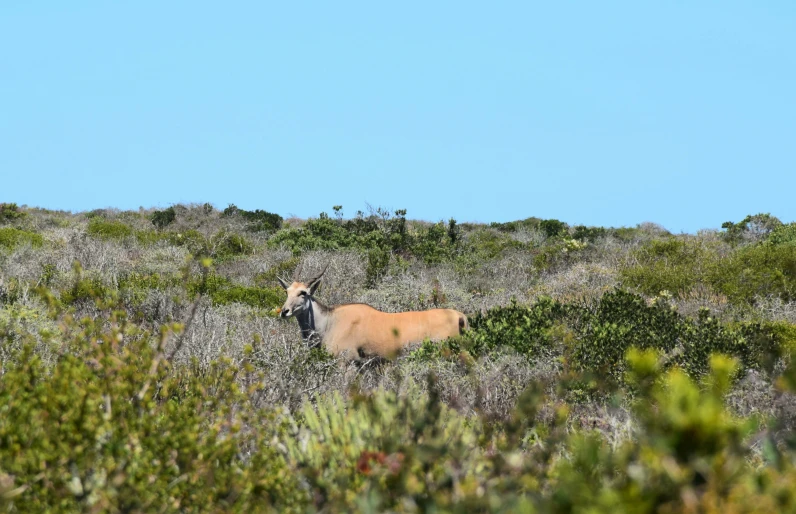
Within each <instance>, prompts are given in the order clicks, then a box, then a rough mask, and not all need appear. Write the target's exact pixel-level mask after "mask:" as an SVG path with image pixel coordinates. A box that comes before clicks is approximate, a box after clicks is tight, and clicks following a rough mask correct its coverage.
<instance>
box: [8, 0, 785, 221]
mask: <svg viewBox="0 0 796 514" xmlns="http://www.w3.org/2000/svg"><path fill="white" fill-rule="evenodd" d="M386 4H387V3H386V2H372V1H371V2H357V3H349V2H256V1H251V2H212V3H211V2H199V1H191V2H183V1H158V2H153V1H136V2H104V1H103V2H87V1H74V2H55V1H37V2H23V1H16V0H7V1H4V2H2V3H1V4H0V201H14V202H17V203H20V204H28V205H33V206H41V207H47V208H57V209H66V210H73V211H77V210H87V209H93V208H99V207H118V208H122V209H137V208H138V207H139V206H145V207H152V206H159V207H166V206H168V205H170V204H172V203H177V202H211V203H213V204H215V205H216V206H217V207H220V208H223V207H225V206H226V205H227V204H228V203H235V204H237V205H238V206H239V207H242V208H245V209H257V208H259V209H265V210H268V211H272V212H277V213H279V214H282V215H283V216H287V215H289V214H295V215H298V216H301V217H307V216H317V214H318V213H319V212H320V211H321V210H325V211H329V212H331V207H332V205H335V204H342V205H343V206H344V208H345V209H344V211H345V214H346V216H350V215H353V214H354V213H355V212H356V211H357V210H358V209H363V210H364V209H365V207H366V202H367V203H369V204H371V205H373V206H384V207H388V208H394V209H395V208H406V209H408V211H409V213H408V214H409V217H411V218H419V219H427V220H432V221H436V220H440V219H447V218H449V217H455V218H456V219H458V220H459V221H506V220H512V219H520V218H525V217H528V216H540V217H545V218H558V219H561V220H563V221H566V222H569V223H585V224H589V225H614V226H619V225H630V226H632V225H635V224H636V223H639V222H643V221H654V222H657V223H661V224H662V225H664V226H665V227H666V228H668V229H670V230H672V231H689V232H693V231H695V230H697V229H699V228H705V227H718V226H719V225H720V224H721V222H723V221H726V220H739V219H741V218H743V216H745V215H746V214H753V213H757V212H761V211H762V212H771V213H772V214H773V215H775V216H778V217H779V218H781V219H782V220H783V221H793V220H794V219H796V201H794V191H796V2H794V1H793V0H782V1H775V0H772V1H767V2H752V1H744V2H739V1H732V0H722V1H711V2H700V1H649V2H639V1H621V2H619V1H600V2H572V1H560V2H550V1H548V2H530V1H517V2H478V3H474V2H473V3H470V2H461V1H458V2H391V3H390V4H391V5H390V6H387V5H386ZM287 5H290V7H286V6H287Z"/></svg>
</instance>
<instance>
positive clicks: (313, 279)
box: [307, 262, 331, 284]
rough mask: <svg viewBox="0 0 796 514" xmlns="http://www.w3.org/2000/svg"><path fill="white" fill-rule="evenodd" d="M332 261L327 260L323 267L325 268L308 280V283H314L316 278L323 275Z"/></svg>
mask: <svg viewBox="0 0 796 514" xmlns="http://www.w3.org/2000/svg"><path fill="white" fill-rule="evenodd" d="M330 263H331V262H327V263H326V266H324V267H323V270H322V271H321V272H320V273H318V274H317V275H316V276H315V277H313V278H312V279H311V280H309V281H307V283H308V284H312V283H313V282H315V281H316V280H318V279H320V278H321V277H322V276H323V274H324V273H326V270H327V269H328V268H329V264H330Z"/></svg>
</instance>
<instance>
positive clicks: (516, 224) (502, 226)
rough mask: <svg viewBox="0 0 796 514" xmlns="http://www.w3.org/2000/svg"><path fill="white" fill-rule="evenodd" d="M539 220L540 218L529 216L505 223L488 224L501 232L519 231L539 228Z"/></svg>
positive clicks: (540, 220)
mask: <svg viewBox="0 0 796 514" xmlns="http://www.w3.org/2000/svg"><path fill="white" fill-rule="evenodd" d="M541 222H542V219H541V218H534V217H531V218H526V219H524V220H518V221H508V222H505V223H497V222H492V223H490V224H489V226H490V227H491V228H495V229H497V230H499V231H501V232H519V231H520V230H536V229H538V228H539V223H541Z"/></svg>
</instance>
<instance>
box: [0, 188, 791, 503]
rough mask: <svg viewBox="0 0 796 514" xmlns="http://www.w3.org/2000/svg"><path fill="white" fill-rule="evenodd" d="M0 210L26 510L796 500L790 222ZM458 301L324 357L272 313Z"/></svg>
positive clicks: (17, 451)
mask: <svg viewBox="0 0 796 514" xmlns="http://www.w3.org/2000/svg"><path fill="white" fill-rule="evenodd" d="M333 211H334V214H333V215H331V216H329V215H327V214H321V215H320V216H319V217H318V218H314V219H309V220H298V219H283V218H282V217H281V216H279V215H277V214H274V213H270V212H267V211H265V210H255V211H246V210H243V209H240V208H238V207H236V206H234V205H230V206H229V207H228V208H226V209H224V210H223V211H218V210H216V209H215V208H214V207H213V206H212V205H209V204H205V205H199V206H184V205H174V206H171V207H169V208H167V209H163V210H150V211H147V210H143V209H142V210H140V211H137V212H131V211H127V212H120V211H116V210H113V209H104V210H96V211H91V212H88V213H78V214H71V213H65V212H56V211H48V210H43V209H35V208H27V207H19V206H17V205H16V204H13V203H5V204H0V411H2V413H3V415H2V416H0V505H1V506H2V508H4V509H6V510H8V511H11V512H44V511H51V512H73V511H81V510H87V511H97V512H107V511H110V512H122V511H123V512H150V511H173V512H200V511H201V512H204V511H221V512H227V511H239V512H257V511H297V512H298V511H301V512H306V511H318V510H321V511H328V512H343V511H365V512H381V511H385V510H389V511H398V512H416V511H457V512H478V511H495V512H497V511H501V512H585V511H590V512H603V511H618V512H624V511H633V512H647V511H662V512H776V511H782V512H786V511H796V492H795V491H794V489H793V487H792V484H793V481H794V480H795V479H796V467H794V466H796V438H795V437H794V436H793V430H794V427H795V426H796V402H794V398H795V397H794V392H796V391H794V388H796V365H794V363H793V362H792V354H793V352H794V351H796V224H793V223H790V224H788V223H783V222H782V221H780V220H778V219H777V218H775V217H774V216H771V215H768V214H757V215H750V216H748V217H747V218H745V219H743V220H741V221H738V222H726V223H724V224H723V225H722V229H721V230H705V231H701V232H700V233H698V234H696V235H688V234H682V235H673V234H670V233H668V232H667V231H666V230H665V229H663V228H662V227H660V226H657V225H654V224H642V225H639V226H637V227H632V228H627V227H623V228H607V227H586V226H574V227H573V226H568V225H567V224H565V223H563V222H561V221H558V220H544V219H539V218H528V219H525V220H518V221H514V222H510V223H493V224H491V225H483V224H465V223H457V222H456V221H455V220H452V219H451V220H448V221H443V222H439V223H427V222H419V221H413V220H410V219H407V217H406V215H407V213H406V211H403V210H397V211H388V210H384V209H377V210H373V211H371V212H369V213H363V212H358V213H357V214H356V215H355V216H354V217H352V218H345V216H344V214H343V211H342V207H340V206H335V207H334V208H333ZM327 263H330V267H329V269H328V271H327V272H326V275H325V280H324V283H323V285H322V286H321V290H320V292H319V293H318V296H319V297H320V298H321V299H323V300H325V301H326V302H327V303H330V304H336V303H341V302H354V301H361V302H367V303H369V304H371V305H374V306H375V307H377V308H380V309H383V310H392V311H395V310H406V309H422V308H430V307H435V306H444V307H454V308H457V309H459V310H462V311H464V312H466V313H467V314H468V315H469V316H470V324H471V330H469V331H468V332H466V333H465V334H464V335H462V336H460V337H457V338H453V339H451V340H448V341H445V342H443V343H439V344H432V343H430V342H426V343H424V344H422V345H419V346H417V347H415V348H412V349H410V350H408V351H407V352H406V353H405V354H404V355H402V356H400V357H399V358H398V359H397V360H396V361H393V362H386V363H370V364H367V365H365V366H362V367H360V366H358V365H355V364H350V365H346V364H345V363H343V362H336V361H335V360H334V359H333V358H332V357H331V356H329V355H327V354H325V352H324V351H323V350H320V349H309V348H306V347H305V346H304V345H303V344H302V342H301V338H300V336H299V333H298V328H297V327H296V325H295V322H287V321H284V320H280V319H278V318H277V317H276V316H275V312H274V310H275V309H276V308H278V307H279V305H280V304H281V302H282V301H283V298H284V293H283V292H282V290H281V288H280V287H279V286H278V285H277V284H276V281H275V277H276V276H277V275H283V274H287V275H290V274H292V273H293V271H294V270H295V269H297V268H298V269H300V270H301V271H302V272H303V274H304V275H311V274H312V273H313V272H316V271H318V270H319V269H320V268H322V267H323V266H325V265H326V264H327Z"/></svg>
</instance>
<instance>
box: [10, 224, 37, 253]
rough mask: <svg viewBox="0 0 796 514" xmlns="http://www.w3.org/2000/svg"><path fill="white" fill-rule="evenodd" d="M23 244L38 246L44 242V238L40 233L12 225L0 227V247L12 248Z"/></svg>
mask: <svg viewBox="0 0 796 514" xmlns="http://www.w3.org/2000/svg"><path fill="white" fill-rule="evenodd" d="M23 244H29V245H30V246H32V247H34V248H38V247H40V246H42V245H43V244H44V238H43V237H41V235H40V234H36V233H35V232H28V231H27V230H21V229H18V228H13V227H3V228H0V248H5V249H6V250H13V249H14V248H16V247H18V246H20V245H23Z"/></svg>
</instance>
